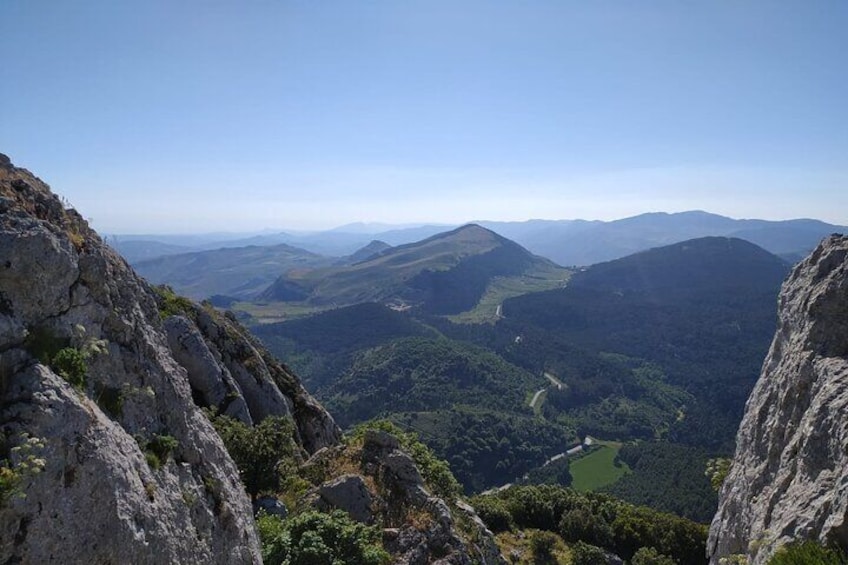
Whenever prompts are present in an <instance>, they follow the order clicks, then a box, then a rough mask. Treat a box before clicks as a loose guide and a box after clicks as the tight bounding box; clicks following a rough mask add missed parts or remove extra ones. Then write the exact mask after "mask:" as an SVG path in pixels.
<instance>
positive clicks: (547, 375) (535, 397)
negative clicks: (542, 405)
mask: <svg viewBox="0 0 848 565" xmlns="http://www.w3.org/2000/svg"><path fill="white" fill-rule="evenodd" d="M543 374H544V375H545V378H547V379H548V380H549V381H551V386H555V387H557V390H562V387H564V386H565V385H564V384H562V381H560V380H559V379H558V378H556V377H555V376H553V375H552V374H550V373H548V372H547V371H545V372H544V373H543ZM549 388H551V387H549V386H546V387H545V388H542V389H539V390H537V391H536V394H534V395H533V399H532V400H530V408H532V409H534V410H535V409H536V403H537V402H539V397H540V396H542V393H543V392H545V391H546V390H548V389H549Z"/></svg>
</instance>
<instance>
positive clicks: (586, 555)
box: [571, 541, 607, 565]
mask: <svg viewBox="0 0 848 565" xmlns="http://www.w3.org/2000/svg"><path fill="white" fill-rule="evenodd" d="M571 563H572V565H607V554H606V553H605V552H604V550H603V549H601V548H600V547H597V546H594V545H589V544H588V543H583V542H582V541H578V542H577V543H575V544H574V545H572V546H571Z"/></svg>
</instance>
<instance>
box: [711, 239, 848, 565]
mask: <svg viewBox="0 0 848 565" xmlns="http://www.w3.org/2000/svg"><path fill="white" fill-rule="evenodd" d="M779 309H780V312H779V318H780V321H779V325H778V328H777V331H776V333H775V334H774V339H773V341H772V344H771V349H770V350H769V353H768V356H767V357H766V360H765V362H764V363H763V366H762V372H761V374H760V377H759V380H758V381H757V384H756V386H755V388H754V390H753V392H752V393H751V396H750V399H749V400H748V403H747V405H746V409H745V415H744V417H743V419H742V423H741V425H740V427H739V433H738V435H737V438H736V454H735V455H734V457H733V462H732V464H731V465H730V471H729V473H728V474H727V477H726V479H725V480H724V484H723V486H722V489H721V493H720V501H719V509H718V513H717V514H716V516H715V518H714V519H713V522H712V527H711V529H710V537H709V543H708V552H709V555H710V562H711V563H718V562H719V561H720V560H721V558H723V557H726V556H728V555H732V554H746V555H747V557H748V558H749V559H750V562H751V563H752V564H754V565H759V564H762V563H766V562H768V560H769V558H770V557H771V555H772V554H774V553H775V551H776V550H777V549H778V548H779V547H780V546H783V545H785V544H789V543H793V542H800V541H803V540H813V541H815V542H818V543H820V544H822V545H830V544H835V545H836V546H838V547H841V548H842V550H843V551H844V550H845V549H848V535H846V524H848V491H846V488H845V485H846V484H848V454H846V450H845V446H846V445H848V420H846V417H845V416H846V414H848V380H846V375H848V326H847V325H846V319H848V237H845V236H839V235H834V236H832V237H830V238H828V239H826V240H825V241H823V242H822V243H821V244H820V245H819V246H818V247H817V248H816V249H815V251H814V252H813V253H812V254H811V255H810V256H809V257H807V258H806V259H805V260H804V261H802V262H801V263H800V264H798V265H797V266H796V267H795V269H794V270H793V271H792V274H791V275H790V276H789V278H788V279H787V281H786V282H785V283H784V285H783V288H782V289H781V292H780V301H779ZM808 562H811V563H812V562H813V561H808ZM834 562H835V560H834Z"/></svg>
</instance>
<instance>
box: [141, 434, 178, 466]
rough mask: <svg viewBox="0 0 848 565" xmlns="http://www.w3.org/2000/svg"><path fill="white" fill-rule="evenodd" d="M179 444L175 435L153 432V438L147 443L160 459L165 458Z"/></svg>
mask: <svg viewBox="0 0 848 565" xmlns="http://www.w3.org/2000/svg"><path fill="white" fill-rule="evenodd" d="M179 445H180V442H179V441H177V439H176V438H175V437H174V436H171V435H159V434H153V439H152V440H150V443H148V444H147V448H148V449H149V450H150V451H152V452H153V453H155V454H156V456H157V457H159V459H162V460H165V459H167V458H168V456H169V455H170V454H171V452H172V451H174V450H175V449H176V448H177V447H179Z"/></svg>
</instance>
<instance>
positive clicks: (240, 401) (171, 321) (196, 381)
mask: <svg viewBox="0 0 848 565" xmlns="http://www.w3.org/2000/svg"><path fill="white" fill-rule="evenodd" d="M163 325H164V328H165V333H166V335H167V336H168V345H169V346H170V348H171V352H172V353H173V355H174V359H175V360H176V361H177V362H178V363H179V364H180V365H182V366H183V367H184V368H185V370H186V372H187V373H188V381H189V383H190V384H191V388H192V389H193V390H196V391H197V392H198V394H200V395H201V397H202V402H203V405H204V406H211V407H215V408H217V409H218V410H219V411H220V412H221V413H222V414H225V415H227V416H230V417H232V418H235V419H237V420H240V421H242V422H244V423H245V424H248V425H252V424H253V419H252V418H251V415H250V410H248V407H247V403H246V402H245V400H244V397H243V396H242V392H241V388H240V387H239V385H238V383H236V382H235V380H234V379H233V377H232V375H230V371H229V370H228V369H227V368H226V367H225V366H223V365H222V364H221V363H220V362H219V361H218V360H217V359H216V358H215V355H213V353H212V351H211V350H210V349H209V346H208V345H207V344H206V342H205V341H204V340H203V336H202V335H201V334H200V331H198V329H197V327H196V326H195V325H194V324H193V323H191V321H190V320H189V319H188V318H185V317H184V316H171V317H169V318H168V319H167V320H165V322H164V324H163ZM284 414H288V411H287V407H286V412H284Z"/></svg>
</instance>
